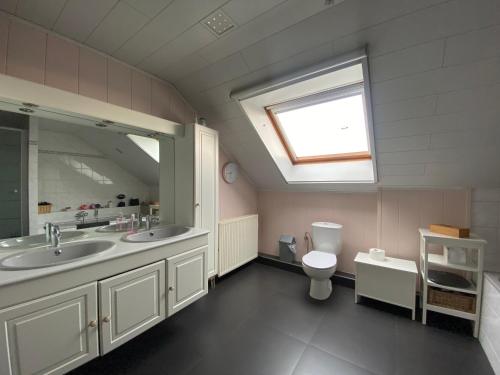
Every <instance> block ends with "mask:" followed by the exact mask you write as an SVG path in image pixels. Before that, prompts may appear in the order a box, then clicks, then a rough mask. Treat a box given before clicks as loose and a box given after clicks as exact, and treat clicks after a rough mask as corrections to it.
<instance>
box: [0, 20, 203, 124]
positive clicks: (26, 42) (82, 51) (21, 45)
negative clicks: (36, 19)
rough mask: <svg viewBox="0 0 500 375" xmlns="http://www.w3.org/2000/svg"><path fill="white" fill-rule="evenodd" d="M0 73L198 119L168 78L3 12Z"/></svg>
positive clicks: (162, 114)
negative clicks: (150, 73)
mask: <svg viewBox="0 0 500 375" xmlns="http://www.w3.org/2000/svg"><path fill="white" fill-rule="evenodd" d="M0 73H3V74H8V75H11V76H14V77H18V78H22V79H26V80H29V81H33V82H37V83H41V84H45V85H47V86H51V87H55V88H58V89H61V90H65V91H69V92H73V93H76V94H80V95H83V96H87V97H91V98H94V99H97V100H101V101H105V102H108V103H111V104H115V105H118V106H121V107H125V108H130V109H133V110H136V111H140V112H144V113H148V114H152V115H154V116H158V117H162V118H165V119H168V120H172V121H178V122H181V123H191V122H194V121H195V119H196V113H195V111H194V110H193V108H192V107H191V106H190V105H189V104H188V103H187V102H186V101H185V100H184V99H183V98H182V96H181V95H180V94H179V93H178V92H177V90H176V89H175V88H174V87H173V86H172V85H170V84H169V83H168V82H165V81H162V80H160V79H157V78H154V77H151V76H149V75H147V74H146V73H144V72H142V71H140V70H137V69H135V68H133V67H131V66H129V65H126V64H123V63H121V62H118V61H116V60H114V59H112V58H111V57H109V56H106V55H104V54H101V53H99V52H96V51H94V50H93V49H91V48H88V47H85V46H82V45H79V44H78V43H75V42H73V41H70V40H68V39H65V38H61V37H59V36H57V35H55V34H52V33H48V32H46V31H45V30H43V29H42V28H39V27H37V26H34V25H31V24H30V23H27V22H24V21H21V20H18V19H16V18H14V17H10V16H8V15H6V14H5V13H1V12H0Z"/></svg>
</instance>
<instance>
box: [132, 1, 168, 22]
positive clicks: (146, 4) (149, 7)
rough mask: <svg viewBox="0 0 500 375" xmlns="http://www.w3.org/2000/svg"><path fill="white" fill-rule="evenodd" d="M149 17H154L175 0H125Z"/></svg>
mask: <svg viewBox="0 0 500 375" xmlns="http://www.w3.org/2000/svg"><path fill="white" fill-rule="evenodd" d="M123 1H124V2H125V3H127V4H129V5H131V6H133V7H134V8H135V9H137V10H138V11H139V12H141V13H143V14H145V15H146V16H148V17H149V18H153V17H154V16H156V15H157V14H158V13H160V11H161V10H163V8H165V7H167V6H168V5H169V4H170V3H171V2H172V1H173V0H123Z"/></svg>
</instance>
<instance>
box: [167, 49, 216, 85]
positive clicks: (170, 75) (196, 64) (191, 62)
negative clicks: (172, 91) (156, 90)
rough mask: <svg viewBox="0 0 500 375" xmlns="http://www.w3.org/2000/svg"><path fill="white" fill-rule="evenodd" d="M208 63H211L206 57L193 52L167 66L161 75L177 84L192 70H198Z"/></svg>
mask: <svg viewBox="0 0 500 375" xmlns="http://www.w3.org/2000/svg"><path fill="white" fill-rule="evenodd" d="M207 65H209V64H208V62H207V61H206V60H205V59H203V58H202V57H200V56H199V55H198V54H197V53H193V54H191V55H189V56H186V58H184V59H181V60H179V61H177V62H175V63H173V64H171V65H169V66H168V67H165V71H164V72H163V73H160V74H159V76H160V77H161V78H163V79H166V80H167V81H170V82H173V83H174V84H177V83H178V82H179V81H180V80H181V79H182V78H184V77H185V76H186V75H187V74H189V73H190V72H196V71H198V70H200V69H202V68H204V67H206V66H207Z"/></svg>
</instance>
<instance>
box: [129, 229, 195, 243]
mask: <svg viewBox="0 0 500 375" xmlns="http://www.w3.org/2000/svg"><path fill="white" fill-rule="evenodd" d="M190 229H191V228H189V227H184V226H181V225H167V226H165V227H158V228H153V229H151V230H148V231H141V232H137V233H131V234H126V235H124V236H123V237H122V240H123V241H125V242H154V241H162V240H166V239H167V238H171V237H175V236H180V235H181V234H185V233H187V232H189V231H190Z"/></svg>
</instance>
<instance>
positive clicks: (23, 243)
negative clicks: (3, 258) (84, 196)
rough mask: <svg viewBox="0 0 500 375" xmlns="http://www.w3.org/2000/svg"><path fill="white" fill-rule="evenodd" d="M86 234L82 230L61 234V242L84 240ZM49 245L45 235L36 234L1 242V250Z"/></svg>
mask: <svg viewBox="0 0 500 375" xmlns="http://www.w3.org/2000/svg"><path fill="white" fill-rule="evenodd" d="M83 236H85V232H83V231H81V230H68V231H63V232H61V242H68V241H72V240H76V239H78V238H83ZM45 245H47V241H46V239H45V234H36V235H34V236H26V237H17V238H9V239H7V240H2V241H0V250H15V249H27V248H30V247H39V246H45Z"/></svg>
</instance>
